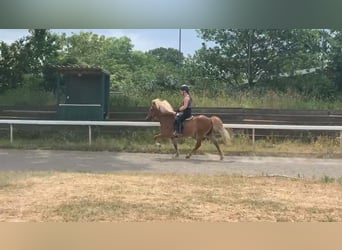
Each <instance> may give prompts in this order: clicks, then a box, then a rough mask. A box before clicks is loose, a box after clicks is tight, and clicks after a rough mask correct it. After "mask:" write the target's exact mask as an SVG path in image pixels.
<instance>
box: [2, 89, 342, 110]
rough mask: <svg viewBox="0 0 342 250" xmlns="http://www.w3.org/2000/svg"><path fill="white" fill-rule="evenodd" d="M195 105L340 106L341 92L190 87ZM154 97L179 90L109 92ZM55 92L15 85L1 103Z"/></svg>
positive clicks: (47, 98)
mask: <svg viewBox="0 0 342 250" xmlns="http://www.w3.org/2000/svg"><path fill="white" fill-rule="evenodd" d="M191 95H192V97H193V106H194V107H230V108H273V109H316V110H327V109H331V110H340V109H342V94H340V95H339V96H338V97H337V98H335V99H333V100H323V99H319V98H314V97H308V96H304V95H300V94H298V93H296V92H291V91H287V92H280V91H278V92H277V91H272V90H265V91H262V90H234V91H231V92H229V91H216V92H212V91H209V90H204V91H198V90H194V91H191ZM155 98H161V99H166V100H168V101H169V102H170V103H171V105H172V106H174V107H178V106H179V105H180V104H181V102H182V96H181V92H180V91H178V90H172V91H171V90H165V91H151V92H147V91H131V92H129V93H116V94H113V95H111V98H110V103H111V105H112V106H113V107H138V106H143V107H146V106H149V105H150V104H151V101H152V100H153V99H155ZM55 103H56V99H55V96H54V95H53V94H52V93H50V92H45V91H42V90H35V89H31V88H26V87H22V88H17V89H12V90H8V91H6V92H4V93H2V94H0V105H8V106H10V105H32V106H40V105H53V104H55Z"/></svg>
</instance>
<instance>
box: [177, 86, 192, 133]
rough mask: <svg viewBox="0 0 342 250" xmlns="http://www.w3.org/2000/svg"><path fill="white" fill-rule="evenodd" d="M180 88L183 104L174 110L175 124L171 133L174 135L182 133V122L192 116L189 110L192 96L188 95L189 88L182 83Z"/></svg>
mask: <svg viewBox="0 0 342 250" xmlns="http://www.w3.org/2000/svg"><path fill="white" fill-rule="evenodd" d="M180 90H181V91H182V95H183V104H182V106H180V107H179V108H178V109H177V110H176V112H175V115H176V119H175V124H174V127H175V132H174V133H173V135H174V136H175V137H178V136H181V135H182V130H183V122H184V121H185V119H187V118H189V117H191V116H192V112H191V103H192V98H191V96H190V88H189V87H188V86H187V85H185V84H183V85H182V86H181V87H180Z"/></svg>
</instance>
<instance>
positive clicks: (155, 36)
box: [0, 29, 203, 56]
mask: <svg viewBox="0 0 342 250" xmlns="http://www.w3.org/2000/svg"><path fill="white" fill-rule="evenodd" d="M51 31H52V32H56V33H63V32H65V33H66V34H67V35H70V34H72V33H76V34H78V33H79V32H80V30H79V29H52V30H51ZM83 31H92V32H93V33H96V34H99V35H105V36H107V37H122V36H127V37H129V38H130V39H131V41H132V44H133V45H134V49H135V50H141V51H148V50H151V49H155V48H159V47H165V48H175V49H178V48H179V29H89V30H88V29H83ZM26 35H28V30H24V29H0V40H1V41H4V42H6V43H12V42H14V41H15V40H17V39H19V38H21V37H23V36H26ZM202 42H203V40H202V39H200V38H198V35H197V32H196V30H194V29H182V30H181V51H182V52H183V53H184V55H185V56H187V55H193V54H194V53H195V51H196V50H198V49H200V48H201V44H202Z"/></svg>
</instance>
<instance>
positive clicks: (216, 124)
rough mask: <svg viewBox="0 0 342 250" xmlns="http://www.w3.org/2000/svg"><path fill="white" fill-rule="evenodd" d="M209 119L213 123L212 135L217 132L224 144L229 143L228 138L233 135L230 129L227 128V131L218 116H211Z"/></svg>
mask: <svg viewBox="0 0 342 250" xmlns="http://www.w3.org/2000/svg"><path fill="white" fill-rule="evenodd" d="M210 119H211V121H212V123H213V135H214V136H215V135H216V134H219V135H220V137H221V138H222V141H223V143H224V144H228V143H230V140H231V138H232V136H233V135H232V130H231V129H228V131H229V132H228V131H227V129H225V128H224V127H223V122H222V120H221V119H220V118H219V117H217V116H212V117H210Z"/></svg>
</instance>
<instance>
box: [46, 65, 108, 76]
mask: <svg viewBox="0 0 342 250" xmlns="http://www.w3.org/2000/svg"><path fill="white" fill-rule="evenodd" d="M49 67H50V68H52V69H54V70H56V71H57V72H58V73H60V74H70V75H73V74H89V75H94V74H95V75H98V74H106V75H110V73H109V71H107V70H104V69H102V68H100V67H97V66H84V65H52V64H51V65H49Z"/></svg>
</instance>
